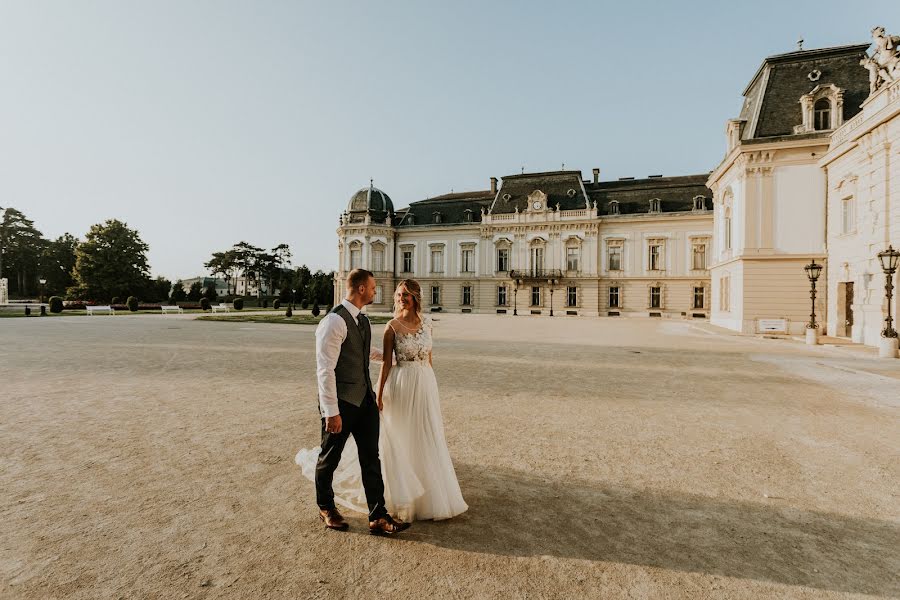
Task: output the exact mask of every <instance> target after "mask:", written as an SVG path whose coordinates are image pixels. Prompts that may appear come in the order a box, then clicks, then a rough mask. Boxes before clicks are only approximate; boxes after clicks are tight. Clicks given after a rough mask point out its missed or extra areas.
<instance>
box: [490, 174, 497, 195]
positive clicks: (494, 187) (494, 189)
mask: <svg viewBox="0 0 900 600" xmlns="http://www.w3.org/2000/svg"><path fill="white" fill-rule="evenodd" d="M491 193H492V194H493V195H495V196H496V195H497V178H496V177H491Z"/></svg>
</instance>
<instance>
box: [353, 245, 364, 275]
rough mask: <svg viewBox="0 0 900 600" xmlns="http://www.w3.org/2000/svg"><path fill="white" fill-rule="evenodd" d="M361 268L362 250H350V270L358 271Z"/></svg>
mask: <svg viewBox="0 0 900 600" xmlns="http://www.w3.org/2000/svg"><path fill="white" fill-rule="evenodd" d="M361 266H362V248H351V249H350V270H351V271H352V270H353V269H358V268H360V267H361Z"/></svg>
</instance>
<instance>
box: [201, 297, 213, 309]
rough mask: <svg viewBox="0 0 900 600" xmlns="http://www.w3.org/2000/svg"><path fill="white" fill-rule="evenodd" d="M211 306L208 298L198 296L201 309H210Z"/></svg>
mask: <svg viewBox="0 0 900 600" xmlns="http://www.w3.org/2000/svg"><path fill="white" fill-rule="evenodd" d="M211 307H212V305H211V304H210V303H209V298H206V297H203V298H200V308H202V309H203V310H210V309H211Z"/></svg>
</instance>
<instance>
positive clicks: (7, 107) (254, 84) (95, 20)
mask: <svg viewBox="0 0 900 600" xmlns="http://www.w3.org/2000/svg"><path fill="white" fill-rule="evenodd" d="M879 24H880V25H884V26H885V27H887V29H888V30H889V31H891V32H893V33H900V10H898V9H897V8H896V4H895V3H894V2H887V1H877V0H873V1H869V2H866V3H864V4H860V5H858V7H854V8H851V5H850V4H848V3H846V2H828V1H820V2H783V1H782V2H765V1H762V2H754V3H740V4H737V3H723V2H684V3H672V2H659V3H652V2H630V3H627V2H616V3H603V2H564V1H556V2H552V3H551V2H521V1H518V2H513V1H510V2H486V1H485V2H469V1H460V2H429V1H417V2H392V1H385V2H339V1H335V2H281V1H258V2H249V1H244V2H232V1H222V0H217V1H209V2H205V1H204V2H201V1H193V2H188V1H177V2H169V1H159V0H155V1H153V2H150V1H146V2H129V1H107V2H100V1H90V0H82V1H80V2H70V1H58V2H53V1H20V2H10V1H8V0H0V81H2V86H0V90H2V91H0V206H13V207H16V208H18V209H20V210H22V211H24V212H25V213H26V214H27V215H28V216H29V217H31V218H32V219H34V221H35V223H36V225H37V226H38V228H39V229H41V230H42V231H43V232H44V234H45V235H47V236H50V237H56V236H58V235H61V234H62V233H64V232H67V231H68V232H71V233H73V234H74V235H76V236H79V237H81V236H83V235H84V233H85V232H86V231H87V230H88V228H89V227H90V225H91V224H93V223H98V222H101V221H103V220H105V219H108V218H118V219H121V220H124V221H125V222H127V223H128V224H129V225H130V226H131V227H134V228H136V229H138V230H139V231H140V232H141V234H142V236H143V238H144V240H145V241H146V242H147V243H148V244H149V245H150V255H149V258H150V263H151V266H152V269H153V273H154V275H165V276H166V277H168V278H170V279H175V278H184V277H190V276H193V275H196V274H200V273H202V272H203V266H202V265H203V262H205V261H206V260H208V258H209V255H210V254H211V253H212V252H213V251H216V250H222V249H226V248H228V247H230V246H231V244H233V243H234V242H237V241H240V240H246V241H248V242H250V243H253V244H256V245H258V246H263V247H272V246H275V245H277V244H279V243H282V242H286V243H288V244H290V245H291V248H292V249H293V251H294V257H295V258H294V262H295V263H296V264H301V263H306V264H308V265H310V266H311V267H313V268H323V269H332V268H334V266H335V264H336V260H337V250H336V244H337V239H336V235H335V228H336V225H337V222H338V216H339V214H340V212H341V211H342V210H343V209H344V207H345V206H346V203H347V201H348V199H349V198H350V196H351V195H352V194H353V193H354V192H355V191H356V190H357V189H359V188H360V187H363V186H365V185H367V184H368V181H369V177H373V178H374V179H375V184H376V186H378V187H380V188H382V189H383V190H385V191H386V192H387V193H388V194H389V195H390V196H391V197H392V198H393V200H394V203H395V206H397V207H398V208H399V207H402V206H406V205H407V204H408V203H409V202H412V201H415V200H420V199H423V198H426V197H429V196H435V195H439V194H443V193H447V192H449V191H451V190H455V191H463V190H472V189H485V188H487V186H488V183H489V178H490V177H491V176H496V177H502V176H503V175H508V174H513V173H518V172H519V171H520V169H521V168H522V167H523V166H524V167H525V169H526V170H527V171H545V170H553V169H558V168H560V166H561V164H562V163H565V165H566V168H568V169H581V170H582V172H583V173H584V174H585V177H590V171H591V168H593V167H599V168H600V170H601V179H615V178H618V177H623V176H635V177H643V176H646V175H650V174H665V175H681V174H692V173H704V172H707V171H710V170H711V169H713V168H714V167H715V166H716V164H717V163H718V162H719V160H720V159H721V158H722V154H723V150H724V143H725V142H724V140H725V137H724V126H725V120H726V119H728V118H731V117H734V116H736V115H737V113H738V111H739V109H740V106H741V92H742V91H743V88H744V86H745V85H746V84H747V82H748V81H749V79H750V78H751V77H752V76H753V73H754V72H755V70H756V69H757V67H758V66H759V64H760V62H761V60H762V59H763V58H764V57H765V56H767V55H770V54H777V53H781V52H787V51H791V50H793V49H795V48H796V40H797V39H798V38H799V37H803V38H804V39H805V40H806V41H805V47H806V48H817V47H824V46H831V45H839V44H848V43H857V42H866V41H868V40H869V39H870V34H869V32H870V30H871V28H872V27H873V26H874V25H879Z"/></svg>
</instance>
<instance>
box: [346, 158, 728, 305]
mask: <svg viewBox="0 0 900 600" xmlns="http://www.w3.org/2000/svg"><path fill="white" fill-rule="evenodd" d="M706 178H707V175H705V174H704V175H696V176H686V177H661V176H659V177H650V178H647V179H640V180H635V179H630V178H629V179H623V180H618V181H600V180H599V170H598V169H595V170H594V177H593V180H588V181H585V180H583V179H582V174H581V172H580V171H553V172H547V173H523V174H520V175H510V176H506V177H503V178H502V180H501V181H499V182H498V180H497V179H496V178H492V179H491V182H490V188H489V189H486V190H483V191H476V192H467V193H457V194H448V195H444V196H439V197H437V198H430V199H427V200H422V201H419V202H414V203H412V204H410V206H409V207H408V208H404V209H401V210H399V211H396V212H395V211H394V208H393V204H392V202H391V199H390V198H389V197H388V195H387V194H385V193H384V192H382V191H381V190H379V189H377V188H375V187H374V186H373V185H371V184H370V186H369V187H367V188H363V189H361V190H360V191H358V192H357V193H356V194H355V195H354V196H353V197H352V198H351V200H350V203H349V205H348V206H347V210H346V211H345V212H344V213H343V215H341V224H340V227H339V229H338V235H339V239H340V241H339V251H338V252H339V260H340V262H339V264H340V268H339V270H338V272H337V273H336V278H337V279H338V282H339V283H341V284H342V283H343V281H344V280H345V278H346V276H347V274H348V273H349V271H350V270H351V269H353V268H355V267H363V268H367V269H369V270H371V271H373V272H374V273H375V275H376V277H377V279H378V282H379V284H378V285H379V287H378V290H379V291H378V296H377V297H376V301H375V305H374V306H373V307H372V308H373V310H376V311H389V310H390V309H391V305H392V298H391V295H392V292H393V290H394V288H395V286H396V284H397V282H399V281H400V280H402V279H404V278H415V279H417V280H419V282H420V283H421V284H422V290H423V303H424V305H425V309H426V310H431V311H449V312H466V313H493V314H497V313H499V314H540V315H550V314H556V315H593V316H597V315H604V316H607V315H608V316H659V317H663V316H679V317H681V316H686V317H699V318H706V317H707V316H708V312H709V301H710V293H709V285H710V284H709V271H708V260H709V256H710V244H711V239H710V238H711V235H712V221H713V217H712V210H710V208H711V202H710V200H711V193H710V191H709V190H708V189H707V187H706V185H705V181H706ZM498 183H499V184H500V185H498ZM342 290H343V285H337V286H335V293H336V294H340V293H342ZM337 300H338V298H337V297H336V298H335V301H337Z"/></svg>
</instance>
